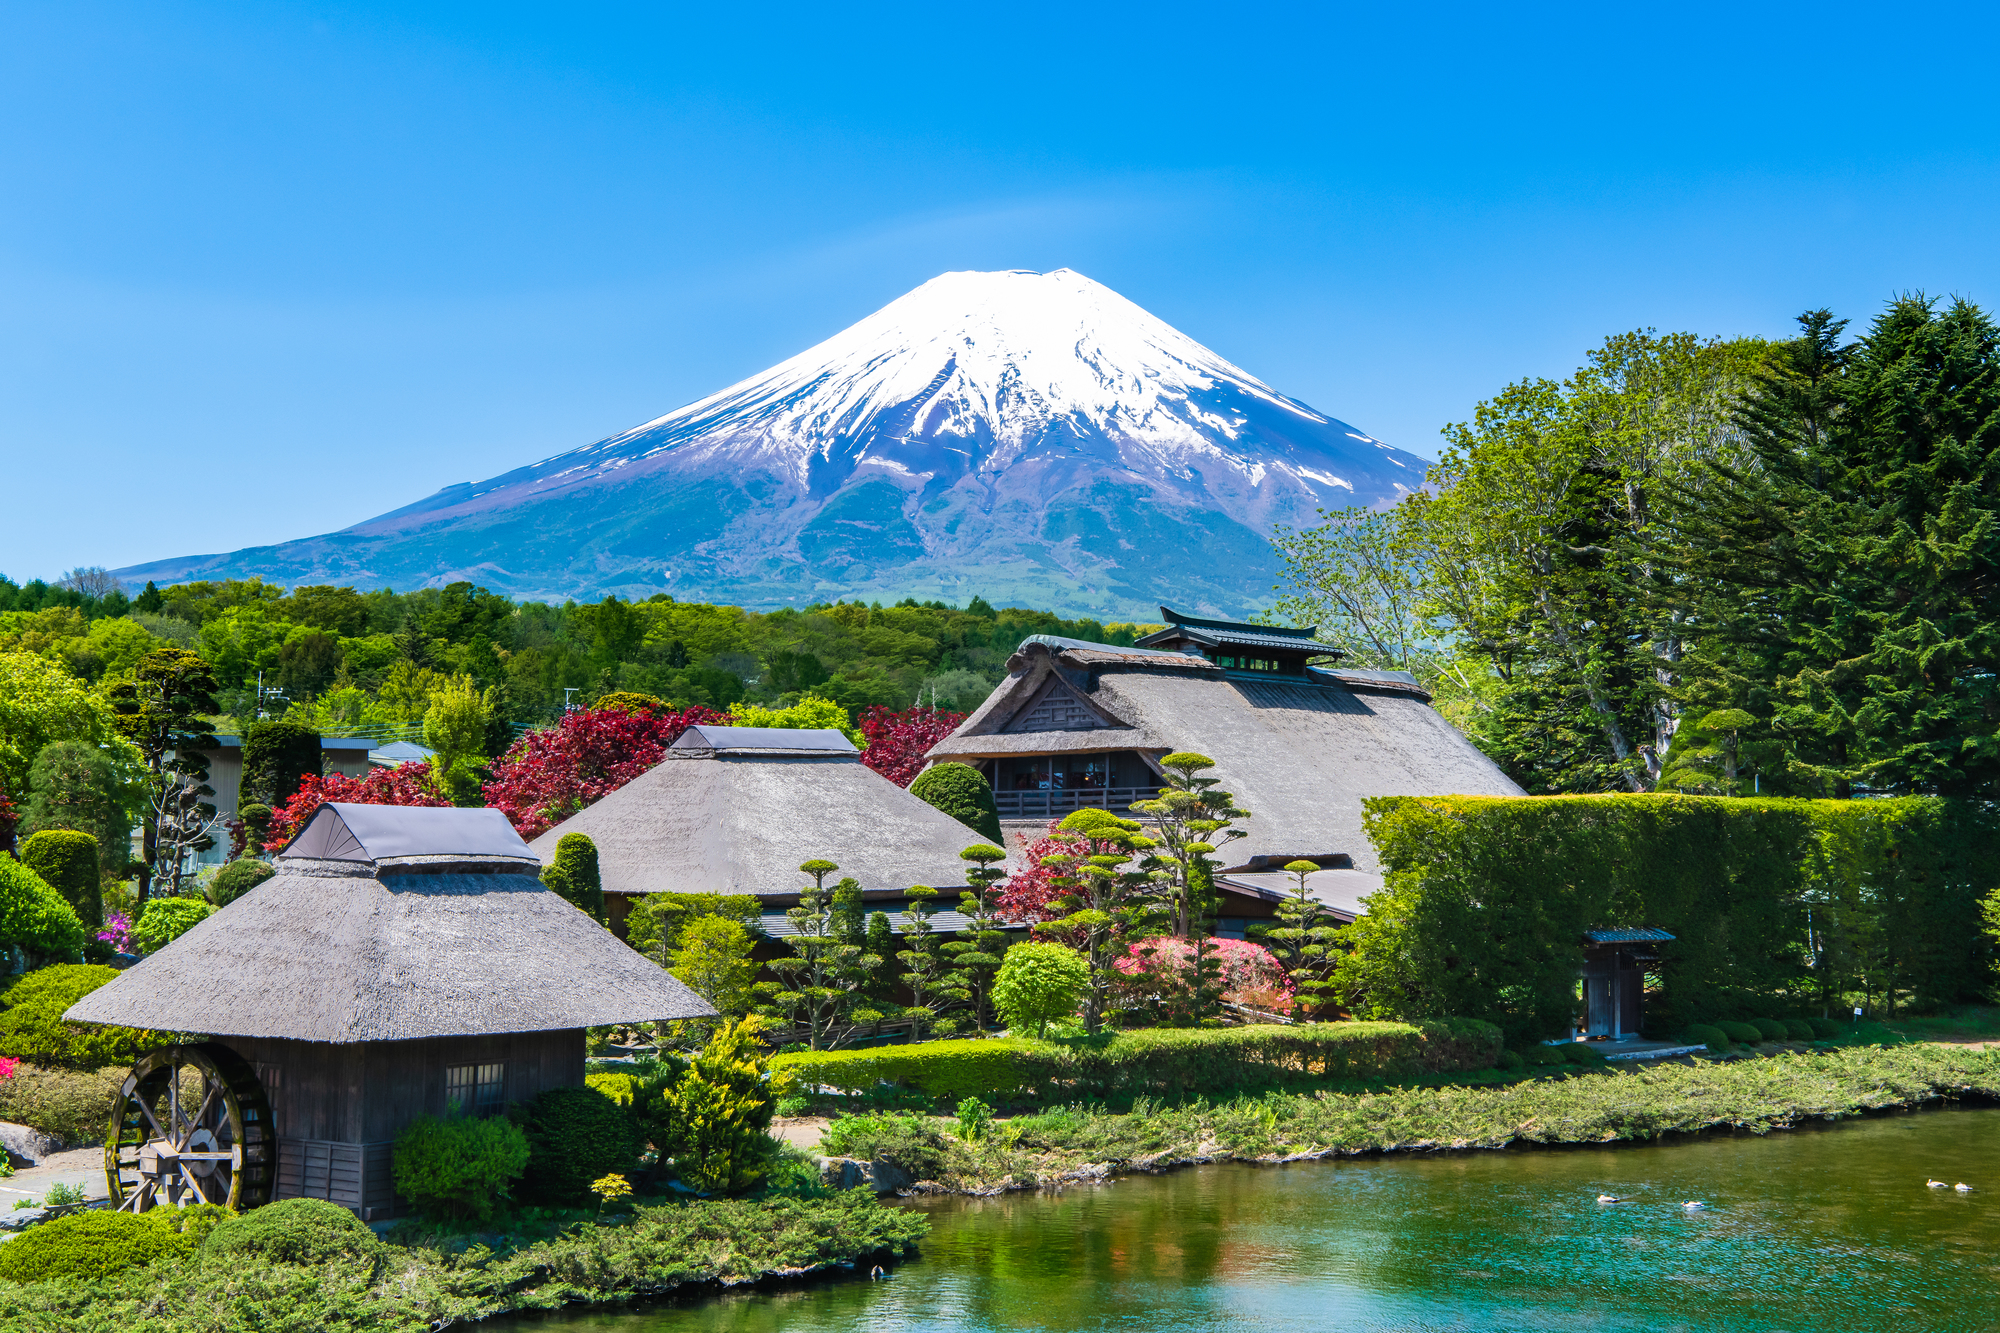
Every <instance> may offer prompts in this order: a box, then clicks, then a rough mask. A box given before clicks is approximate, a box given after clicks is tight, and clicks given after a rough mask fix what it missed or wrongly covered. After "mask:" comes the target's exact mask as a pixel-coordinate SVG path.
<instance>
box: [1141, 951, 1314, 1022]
mask: <svg viewBox="0 0 2000 1333" xmlns="http://www.w3.org/2000/svg"><path fill="white" fill-rule="evenodd" d="M1203 952H1204V953H1206V954H1208V956H1209V957H1210V959H1211V960H1213V966H1214V967H1215V969H1216V970H1215V974H1214V975H1215V980H1216V983H1217V984H1219V985H1220V986H1221V988H1222V998H1223V999H1225V1000H1227V1001H1229V1003H1231V1004H1240V1005H1243V1006H1244V1007H1245V1008H1250V1009H1258V1010H1262V1011H1264V1012H1266V1013H1274V1012H1275V1013H1283V1012H1288V1011H1289V1008H1290V1005H1291V1003H1292V998H1291V997H1292V979H1291V978H1290V977H1288V976H1286V975H1285V969H1284V968H1283V967H1281V966H1280V965H1279V963H1278V960H1277V959H1276V958H1274V957H1272V956H1271V951H1270V950H1269V949H1266V948H1265V947H1264V946H1263V945H1261V944H1252V943H1250V942H1249V941H1248V940H1224V939H1211V940H1209V941H1208V943H1207V944H1206V945H1205V946H1204V947H1203ZM1111 966H1112V967H1113V968H1114V969H1116V970H1117V972H1118V973H1119V975H1120V976H1122V977H1123V978H1125V981H1124V984H1125V985H1126V987H1128V988H1129V990H1130V991H1131V993H1132V994H1133V995H1134V997H1135V998H1137V997H1144V999H1145V1001H1147V1002H1150V1003H1152V1004H1154V1005H1157V1006H1158V1007H1159V1008H1160V1010H1161V1011H1162V1012H1163V1013H1165V1014H1167V1015H1168V1016H1169V1017H1172V1018H1185V1017H1187V1016H1188V1015H1189V1014H1190V1013H1191V1012H1192V1010H1193V1007H1194V946H1193V945H1192V944H1190V943H1188V942H1187V941H1186V940H1184V939H1181V938H1179V937H1178V936H1174V935H1165V936H1161V937H1159V938H1157V939H1150V940H1140V941H1139V942H1138V943H1137V944H1134V945H1132V946H1130V947H1129V948H1128V949H1127V950H1126V951H1125V956H1124V957H1123V958H1120V959H1118V960H1117V961H1116V962H1114V963H1112V964H1111ZM1281 1003H1282V1004H1283V1005H1284V1006H1285V1007H1284V1008H1282V1009H1281V1008H1278V1006H1279V1005H1280V1004H1281Z"/></svg>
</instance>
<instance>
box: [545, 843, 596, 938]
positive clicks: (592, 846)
mask: <svg viewBox="0 0 2000 1333" xmlns="http://www.w3.org/2000/svg"><path fill="white" fill-rule="evenodd" d="M542 883H543V885H544V886H546V887H547V888H549V889H551V890H553V891H554V892H555V893H556V894H557V895H559V896H560V897H561V898H562V899H563V900H564V901H565V902H567V903H569V905H570V906H572V907H575V908H578V909H580V910H582V911H585V912H588V913H590V915H591V916H593V917H595V918H596V919H597V921H598V924H600V925H602V924H603V923H604V922H606V921H607V920H608V919H609V918H607V917H606V916H605V914H604V877H603V875H602V874H600V873H599V871H598V868H597V844H596V843H594V842H592V841H591V840H590V835H589V834H586V833H565V834H563V835H562V837H561V838H560V839H558V840H557V842H556V859H555V860H554V861H553V862H551V863H550V864H549V867H548V869H546V870H544V871H542Z"/></svg>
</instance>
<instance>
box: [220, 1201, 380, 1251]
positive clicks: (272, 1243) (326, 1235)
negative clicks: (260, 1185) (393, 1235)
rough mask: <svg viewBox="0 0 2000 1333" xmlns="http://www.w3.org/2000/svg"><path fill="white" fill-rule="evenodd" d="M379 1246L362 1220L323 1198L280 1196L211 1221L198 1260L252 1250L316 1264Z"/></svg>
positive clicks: (373, 1249) (378, 1247) (372, 1249)
mask: <svg viewBox="0 0 2000 1333" xmlns="http://www.w3.org/2000/svg"><path fill="white" fill-rule="evenodd" d="M381 1248H382V1242H381V1241H379V1240H377V1239H375V1233H374V1232H372V1231H370V1230H369V1229H368V1227H367V1225H366V1224H365V1223H363V1222H362V1220H361V1219H360V1218H358V1217H356V1216H355V1215H354V1214H353V1213H351V1212H349V1211H348V1210H347V1209H345V1208H342V1207H341V1206H340V1205H339V1204H337V1203H329V1202H327V1201H326V1200H325V1199H280V1200H278V1201H277V1202H276V1203H267V1204H265V1205H264V1206H263V1207H262V1208H253V1209H251V1210H250V1211H249V1212H247V1213H245V1214H243V1215H242V1216H241V1217H232V1218H230V1219H228V1220H227V1221H225V1222H223V1223H221V1224H220V1225H218V1226H216V1227H215V1228H214V1230H212V1231H210V1232H209V1233H208V1239H207V1240H205V1241H203V1242H202V1245H201V1256H202V1259H203V1260H204V1261H209V1260H214V1259H222V1258H227V1257H228V1256H231V1255H256V1256H257V1257H258V1258H261V1259H268V1260H270V1261H271V1262H273V1263H280V1264H307V1265H311V1266H314V1267H317V1266H318V1265H320V1264H323V1263H326V1262H327V1261H328V1260H330V1259H367V1258H372V1257H374V1256H375V1255H376V1254H377V1253H378V1252H379V1251H380V1250H381Z"/></svg>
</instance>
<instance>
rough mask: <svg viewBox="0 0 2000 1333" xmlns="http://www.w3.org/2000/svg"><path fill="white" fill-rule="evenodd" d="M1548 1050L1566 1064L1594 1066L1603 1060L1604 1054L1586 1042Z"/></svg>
mask: <svg viewBox="0 0 2000 1333" xmlns="http://www.w3.org/2000/svg"><path fill="white" fill-rule="evenodd" d="M1549 1049H1550V1050H1552V1051H1554V1052H1555V1053H1556V1054H1557V1055H1560V1056H1561V1057H1562V1058H1563V1061H1564V1063H1566V1064H1572V1065H1594V1064H1601V1063H1603V1060H1604V1052H1602V1051H1600V1050H1598V1049H1597V1048H1596V1047H1595V1046H1592V1045H1591V1044H1590V1043H1589V1042H1587V1041H1571V1042H1565V1043H1563V1044H1562V1045H1561V1046H1552V1047H1550V1048H1549Z"/></svg>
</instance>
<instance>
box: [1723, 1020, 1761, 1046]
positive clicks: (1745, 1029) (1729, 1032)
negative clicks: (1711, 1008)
mask: <svg viewBox="0 0 2000 1333" xmlns="http://www.w3.org/2000/svg"><path fill="white" fill-rule="evenodd" d="M1716 1026H1717V1027H1719V1028H1721V1029H1722V1031H1723V1033H1724V1035H1726V1036H1727V1037H1728V1038H1729V1039H1730V1040H1731V1041H1740V1042H1742V1043H1743V1044H1744V1045H1745V1046H1755V1045H1756V1044H1757V1043H1758V1042H1760V1041H1762V1040H1764V1032H1763V1029H1761V1028H1759V1027H1758V1026H1757V1025H1756V1024H1755V1023H1735V1022H1731V1021H1729V1020H1728V1019H1724V1020H1722V1021H1721V1022H1719V1023H1717V1024H1716Z"/></svg>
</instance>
